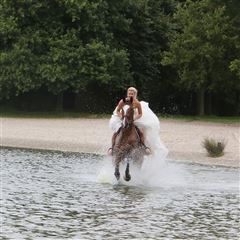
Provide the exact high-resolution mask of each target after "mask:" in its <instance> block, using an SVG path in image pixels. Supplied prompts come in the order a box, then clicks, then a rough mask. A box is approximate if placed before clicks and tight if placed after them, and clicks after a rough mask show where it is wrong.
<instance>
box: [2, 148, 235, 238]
mask: <svg viewBox="0 0 240 240" xmlns="http://www.w3.org/2000/svg"><path fill="white" fill-rule="evenodd" d="M1 156H2V159H1V161H2V171H1V176H2V177H1V181H2V194H1V202H2V203H3V204H2V205H1V208H0V211H1V215H2V233H1V235H2V238H3V239H41V238H44V239H57V238H58V239H59V238H60V239H63V238H68V239H123V238H126V239H140V238H141V239H144V238H149V239H176V238H178V239H238V237H239V195H238V189H239V176H238V171H237V170H236V169H231V168H218V167H207V166H199V165H185V164H176V163H169V164H167V165H166V166H161V169H159V171H157V172H158V175H155V176H151V173H150V174H149V173H147V172H144V169H143V171H142V173H140V174H139V173H136V174H135V175H134V173H133V181H131V182H130V183H129V184H126V183H124V182H121V184H116V182H115V180H114V178H113V177H112V176H113V175H112V168H111V166H110V160H109V159H104V158H103V157H101V156H97V155H88V154H72V153H60V152H42V151H30V150H16V149H1ZM106 162H108V163H107V164H106ZM103 170H104V171H105V174H106V173H107V174H109V176H108V177H107V178H108V181H103V182H101V181H99V173H100V172H103ZM152 175H153V174H152ZM136 176H137V177H136ZM134 177H136V178H137V181H136V178H135V179H134ZM150 178H151V179H150ZM105 180H106V178H105ZM150 180H151V181H150ZM104 182H105V183H104Z"/></svg>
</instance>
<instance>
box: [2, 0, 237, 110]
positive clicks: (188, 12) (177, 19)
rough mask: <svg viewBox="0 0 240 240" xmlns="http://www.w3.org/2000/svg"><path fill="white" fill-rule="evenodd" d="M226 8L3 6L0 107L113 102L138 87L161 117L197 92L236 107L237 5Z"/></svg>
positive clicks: (76, 1) (86, 3) (69, 3)
mask: <svg viewBox="0 0 240 240" xmlns="http://www.w3.org/2000/svg"><path fill="white" fill-rule="evenodd" d="M224 4H225V5H224ZM224 4H223V2H222V1H221V0H202V1H190V0H187V1H181V0H122V1H112V0H81V1H80V0H51V1H49V0H41V1H34V0H12V1H9V0H1V1H0V43H1V44H0V100H1V99H7V98H11V97H13V96H15V95H21V94H27V93H35V92H37V91H38V90H39V91H41V89H46V91H47V92H50V93H51V94H54V95H58V96H60V98H59V101H58V102H59V103H60V104H61V96H63V95H64V94H65V93H66V92H67V93H72V94H78V97H75V99H77V98H78V99H81V98H80V97H79V95H81V94H86V95H87V96H88V94H87V93H89V92H90V91H91V96H92V97H95V96H97V95H98V96H99V98H101V100H102V101H105V102H106V99H107V98H106V99H104V98H103V97H102V96H105V95H109V96H110V97H111V98H112V101H117V99H118V98H119V96H120V97H121V96H122V94H123V93H124V92H125V89H126V88H127V87H128V86H129V85H134V86H136V87H137V88H138V90H139V92H140V97H143V98H144V99H145V100H147V101H150V102H151V104H152V105H151V106H153V107H154V108H155V110H157V111H161V110H162V109H163V107H165V106H166V105H169V106H166V108H168V109H175V110H176V111H175V110H174V111H175V112H178V113H180V112H181V111H179V105H181V106H183V107H184V109H187V108H189V106H190V105H191V104H192V105H191V107H192V108H194V107H195V106H194V101H192V100H191V101H192V102H193V103H191V104H188V103H186V101H188V100H186V99H188V98H189V97H188V96H191V98H194V94H195V92H196V91H198V90H199V89H204V91H208V92H210V93H216V94H222V92H225V94H226V95H228V96H231V97H230V98H229V99H227V100H226V101H229V102H230V103H231V104H232V105H234V104H235V102H237V99H238V98H239V97H238V94H237V93H236V92H237V91H239V89H240V84H239V81H238V80H239V75H240V73H239V54H240V49H239V45H240V42H239V41H240V40H239V38H238V36H239V31H240V30H239V24H240V17H239V11H238V10H237V8H238V7H239V6H240V5H239V1H238V0H232V1H224ZM237 6H238V7H237ZM166 65H168V66H166ZM99 92H101V94H98V93H99ZM185 93H187V94H185ZM183 95H184V96H183ZM89 96H90V95H89ZM93 102H94V103H95V102H97V103H99V101H98V99H95V100H94V101H93ZM103 104H104V102H103ZM95 105H96V104H95ZM105 105H107V103H105ZM235 105H236V104H235ZM90 106H92V105H90ZM109 106H110V105H109ZM164 111H165V110H164Z"/></svg>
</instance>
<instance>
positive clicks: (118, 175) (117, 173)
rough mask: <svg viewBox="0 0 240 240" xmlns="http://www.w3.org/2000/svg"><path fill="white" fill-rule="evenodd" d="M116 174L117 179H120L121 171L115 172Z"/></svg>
mask: <svg viewBox="0 0 240 240" xmlns="http://www.w3.org/2000/svg"><path fill="white" fill-rule="evenodd" d="M114 175H115V177H116V179H117V180H119V179H120V173H119V172H115V173H114Z"/></svg>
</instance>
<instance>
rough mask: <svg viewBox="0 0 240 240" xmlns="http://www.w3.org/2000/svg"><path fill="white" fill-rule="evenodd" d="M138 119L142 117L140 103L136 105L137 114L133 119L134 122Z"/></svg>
mask: <svg viewBox="0 0 240 240" xmlns="http://www.w3.org/2000/svg"><path fill="white" fill-rule="evenodd" d="M140 117H142V106H141V103H140V102H138V104H137V114H136V116H135V117H134V121H135V120H138V119H139V118H140Z"/></svg>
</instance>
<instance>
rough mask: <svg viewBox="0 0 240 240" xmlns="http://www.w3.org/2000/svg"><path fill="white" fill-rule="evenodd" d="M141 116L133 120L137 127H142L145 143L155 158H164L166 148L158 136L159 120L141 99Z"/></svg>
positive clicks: (166, 153)
mask: <svg viewBox="0 0 240 240" xmlns="http://www.w3.org/2000/svg"><path fill="white" fill-rule="evenodd" d="M140 103H141V106H142V117H141V118H139V119H137V120H136V121H134V123H135V124H136V126H137V127H139V128H141V129H143V132H144V136H145V145H146V146H148V147H149V148H150V150H151V152H152V155H154V156H155V157H157V158H161V159H165V158H166V157H167V155H168V149H167V148H166V147H165V145H164V144H163V142H162V141H161V138H160V122H159V119H158V117H157V116H156V114H155V113H154V112H153V111H152V110H151V109H150V108H149V106H148V103H147V102H144V101H141V102H140Z"/></svg>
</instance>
